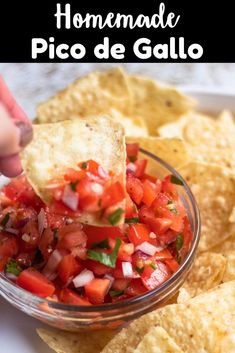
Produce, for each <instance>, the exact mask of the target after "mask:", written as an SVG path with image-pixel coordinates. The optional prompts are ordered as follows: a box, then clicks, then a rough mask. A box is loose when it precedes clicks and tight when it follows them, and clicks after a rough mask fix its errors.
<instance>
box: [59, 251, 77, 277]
mask: <svg viewBox="0 0 235 353" xmlns="http://www.w3.org/2000/svg"><path fill="white" fill-rule="evenodd" d="M82 268H83V267H82V265H81V264H80V262H78V260H76V259H75V258H74V257H73V255H71V254H68V255H65V256H64V257H63V259H62V260H61V261H60V263H59V267H58V275H59V277H60V279H61V280H62V281H63V282H64V283H67V282H68V280H69V279H71V278H72V277H74V276H76V275H78V274H79V273H80V272H81V270H82Z"/></svg>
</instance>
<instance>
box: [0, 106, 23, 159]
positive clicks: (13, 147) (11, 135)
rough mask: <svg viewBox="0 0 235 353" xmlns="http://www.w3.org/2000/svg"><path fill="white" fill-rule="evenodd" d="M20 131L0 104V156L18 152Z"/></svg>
mask: <svg viewBox="0 0 235 353" xmlns="http://www.w3.org/2000/svg"><path fill="white" fill-rule="evenodd" d="M19 145H20V131H19V129H17V127H16V126H15V124H14V122H13V121H12V119H10V117H9V114H8V112H7V110H6V109H5V106H3V105H2V103H1V102H0V156H1V157H6V156H8V155H13V154H16V153H18V152H19V151H20V146H19Z"/></svg>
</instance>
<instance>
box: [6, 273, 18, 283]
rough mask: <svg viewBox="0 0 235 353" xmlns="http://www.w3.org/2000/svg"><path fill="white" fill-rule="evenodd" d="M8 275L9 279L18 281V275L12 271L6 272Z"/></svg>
mask: <svg viewBox="0 0 235 353" xmlns="http://www.w3.org/2000/svg"><path fill="white" fill-rule="evenodd" d="M6 277H7V278H8V279H10V280H11V281H16V280H17V276H16V275H14V274H13V273H10V272H6Z"/></svg>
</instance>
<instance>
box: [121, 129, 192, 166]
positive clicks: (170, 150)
mask: <svg viewBox="0 0 235 353" xmlns="http://www.w3.org/2000/svg"><path fill="white" fill-rule="evenodd" d="M126 141H127V142H129V143H131V142H138V143H139V145H140V147H142V148H143V149H145V150H146V151H148V152H151V153H153V154H155V155H156V156H157V157H159V158H161V159H163V160H164V161H166V162H167V163H169V164H170V165H172V166H173V167H176V168H179V167H181V166H183V165H185V164H186V163H187V162H188V161H189V156H188V153H187V149H186V145H185V143H184V142H183V141H182V140H179V139H176V138H174V139H165V138H159V137H153V136H149V137H139V138H138V139H136V137H127V138H126Z"/></svg>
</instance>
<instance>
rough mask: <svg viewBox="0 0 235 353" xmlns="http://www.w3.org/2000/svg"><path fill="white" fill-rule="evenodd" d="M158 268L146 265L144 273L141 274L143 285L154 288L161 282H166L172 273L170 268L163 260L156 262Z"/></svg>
mask: <svg viewBox="0 0 235 353" xmlns="http://www.w3.org/2000/svg"><path fill="white" fill-rule="evenodd" d="M156 267H157V268H156V269H153V268H152V267H151V266H149V265H146V266H145V268H144V271H143V273H142V274H141V280H142V282H143V285H144V286H145V287H146V288H147V289H148V290H152V289H155V288H157V287H158V286H159V285H160V284H162V283H163V282H165V281H166V280H167V279H168V278H169V277H170V275H171V271H170V270H169V268H168V267H167V266H166V265H165V264H164V263H162V262H160V261H157V262H156Z"/></svg>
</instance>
